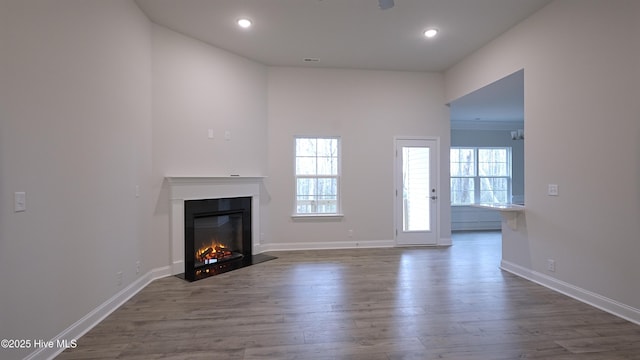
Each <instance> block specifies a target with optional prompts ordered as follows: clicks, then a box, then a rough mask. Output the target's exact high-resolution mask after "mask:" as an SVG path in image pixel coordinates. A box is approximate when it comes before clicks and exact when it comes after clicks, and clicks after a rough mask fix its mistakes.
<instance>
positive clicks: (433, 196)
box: [429, 195, 438, 200]
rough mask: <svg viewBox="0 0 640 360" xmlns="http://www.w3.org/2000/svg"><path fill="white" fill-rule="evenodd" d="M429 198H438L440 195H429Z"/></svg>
mask: <svg viewBox="0 0 640 360" xmlns="http://www.w3.org/2000/svg"><path fill="white" fill-rule="evenodd" d="M429 198H430V199H431V200H436V199H437V198H438V197H437V196H435V195H431V196H429Z"/></svg>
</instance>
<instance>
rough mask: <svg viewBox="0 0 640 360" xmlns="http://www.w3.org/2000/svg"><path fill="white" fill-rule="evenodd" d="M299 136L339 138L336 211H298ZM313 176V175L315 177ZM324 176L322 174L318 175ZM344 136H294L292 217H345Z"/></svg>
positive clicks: (305, 136) (306, 136) (301, 136)
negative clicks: (343, 196) (343, 184)
mask: <svg viewBox="0 0 640 360" xmlns="http://www.w3.org/2000/svg"><path fill="white" fill-rule="evenodd" d="M299 138H317V139H337V140H338V175H337V176H335V177H336V178H337V180H338V181H337V189H336V190H337V191H336V193H337V203H336V210H337V211H336V212H335V213H298V212H297V204H298V200H297V199H298V190H297V186H298V185H297V178H298V175H297V174H296V158H297V156H296V139H299ZM315 176H317V175H315ZM315 176H311V177H315ZM318 177H322V176H318ZM341 178H342V138H341V137H340V136H335V135H326V136H325V135H295V136H294V137H293V183H294V185H293V209H292V213H291V218H292V219H294V220H303V219H327V220H329V219H332V218H333V219H340V218H343V217H344V214H343V213H342V179H341Z"/></svg>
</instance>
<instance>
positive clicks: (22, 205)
mask: <svg viewBox="0 0 640 360" xmlns="http://www.w3.org/2000/svg"><path fill="white" fill-rule="evenodd" d="M13 211H15V212H22V211H27V193H25V192H24V191H19V192H16V193H14V194H13Z"/></svg>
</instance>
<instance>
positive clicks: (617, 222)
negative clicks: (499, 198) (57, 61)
mask: <svg viewBox="0 0 640 360" xmlns="http://www.w3.org/2000/svg"><path fill="white" fill-rule="evenodd" d="M594 24H598V29H600V30H599V31H595V32H594V31H593V30H594V28H593V26H594ZM639 37H640V2H637V1H631V0H612V1H606V2H603V1H571V0H557V1H553V2H551V3H550V4H549V5H547V6H546V7H544V8H543V9H541V10H540V11H539V12H537V13H536V14H534V15H532V16H531V17H529V18H528V19H526V20H525V21H523V22H522V23H520V24H518V25H517V26H515V27H514V28H512V29H511V30H509V31H508V32H506V33H505V34H503V35H502V36H500V37H499V38H497V39H495V40H494V41H492V42H491V43H489V44H488V45H486V46H484V47H483V48H481V49H480V50H478V51H477V52H476V53H474V54H472V55H471V56H469V57H468V58H466V59H465V60H463V61H462V62H461V63H459V64H458V65H456V66H454V67H453V68H451V69H449V70H448V71H447V72H446V74H445V79H446V89H447V90H446V94H447V95H446V98H447V101H453V100H455V99H457V98H459V97H461V96H463V95H465V94H467V93H469V92H471V91H474V90H477V89H478V88H480V87H482V86H485V85H486V84H489V83H491V82H493V81H495V80H498V79H500V78H502V77H504V76H506V75H508V74H511V73H512V72H514V71H516V70H519V69H522V68H524V70H525V91H524V93H525V132H526V142H525V167H526V169H525V197H526V211H525V214H524V221H525V223H526V228H525V229H524V232H523V233H522V234H519V235H520V236H519V238H518V241H515V242H510V241H504V243H503V260H505V261H507V262H511V263H512V264H513V265H515V266H517V267H519V268H520V269H524V271H526V272H529V273H530V274H537V276H538V278H539V279H543V281H546V282H547V283H556V284H565V285H566V288H573V289H580V290H579V291H581V292H582V293H583V294H595V297H596V298H601V299H607V300H606V301H607V302H609V303H610V304H622V305H621V306H620V307H621V308H626V309H628V310H630V313H632V314H634V315H632V317H635V319H636V321H640V310H639V309H640V293H639V292H638V291H637V290H638V286H637V285H638V284H640V272H639V271H638V264H637V254H639V253H640V242H639V241H638V234H639V233H640V222H639V221H638V215H639V214H640V187H639V186H638V184H640V142H638V138H639V136H640V121H638V114H640V105H639V104H640V102H638V99H640V43H639V42H638V41H637V39H638V38H639ZM548 184H558V185H559V196H548V195H547V185H548ZM505 240H508V239H505ZM547 259H553V260H555V261H556V270H555V272H550V271H548V270H547V269H546V263H547ZM634 309H635V310H634Z"/></svg>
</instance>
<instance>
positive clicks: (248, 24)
mask: <svg viewBox="0 0 640 360" xmlns="http://www.w3.org/2000/svg"><path fill="white" fill-rule="evenodd" d="M238 26H240V27H241V28H244V29H246V28H249V27H251V20H249V19H247V18H241V19H238Z"/></svg>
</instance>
